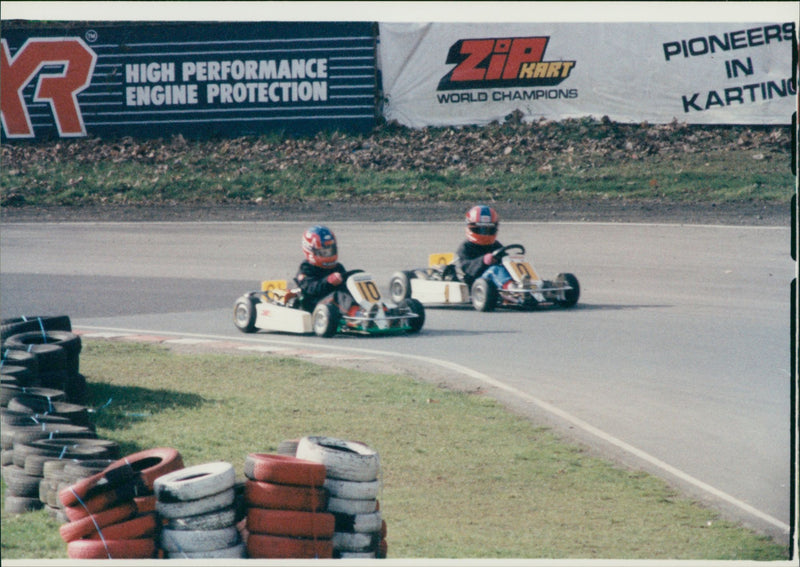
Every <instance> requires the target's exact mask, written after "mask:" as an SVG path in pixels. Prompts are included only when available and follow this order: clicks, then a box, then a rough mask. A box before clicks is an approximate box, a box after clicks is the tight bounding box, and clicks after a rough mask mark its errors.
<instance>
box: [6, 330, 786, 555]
mask: <svg viewBox="0 0 800 567" xmlns="http://www.w3.org/2000/svg"><path fill="white" fill-rule="evenodd" d="M81 371H82V373H83V374H84V375H85V376H86V377H87V380H88V381H89V384H90V391H91V396H92V399H91V405H92V407H98V408H99V407H101V406H103V409H102V410H100V411H99V412H98V413H97V415H96V424H97V428H98V433H99V434H100V436H101V437H105V438H108V439H113V440H115V441H117V442H119V443H120V444H121V446H122V448H123V452H124V453H126V454H129V453H132V452H136V451H139V450H144V449H150V448H154V447H163V446H167V447H174V448H176V449H178V450H179V451H180V453H181V455H182V457H183V460H184V463H185V465H186V466H191V465H194V464H200V463H204V462H210V461H216V460H223V461H228V462H230V463H232V464H233V465H234V466H235V468H236V470H237V473H238V475H239V476H240V478H241V475H242V474H243V472H242V471H243V466H244V460H245V457H246V456H247V454H248V453H251V452H273V451H275V450H276V448H277V446H278V444H279V443H280V442H281V441H283V440H287V439H295V438H298V437H301V436H304V435H326V436H332V437H339V438H343V439H351V440H360V441H363V442H365V443H367V444H369V445H370V446H372V447H373V448H375V449H376V450H377V451H378V453H379V455H380V459H381V467H382V481H383V487H382V491H381V494H380V496H379V499H380V502H381V510H382V512H383V516H384V518H385V520H386V522H387V525H388V538H387V541H388V544H389V557H390V558H487V559H491V558H548V559H549V558H570V559H573V558H578V559H580V558H608V559H642V558H645V559H698V560H733V559H737V560H779V559H787V557H788V556H787V552H788V550H787V549H786V547H784V546H780V545H777V544H775V543H774V542H772V541H771V540H769V539H768V538H765V537H761V536H759V535H756V534H754V533H752V532H750V531H748V530H746V529H744V528H742V527H739V526H737V525H734V524H732V523H730V522H727V521H722V520H721V519H720V518H719V517H718V515H717V514H716V513H714V512H713V511H710V510H708V509H705V508H703V507H701V506H699V505H698V504H696V503H694V502H692V501H690V500H688V499H686V498H683V497H681V496H680V495H679V494H677V493H676V492H675V491H673V490H672V489H671V488H669V487H668V486H667V485H665V483H664V482H662V481H660V480H658V479H656V478H655V477H652V476H650V475H647V474H644V473H642V472H639V471H631V470H625V469H621V468H617V467H615V466H612V465H610V464H609V463H607V462H605V461H603V460H600V459H597V458H594V457H591V456H589V455H588V454H586V453H585V452H584V451H583V450H582V449H581V448H579V447H577V446H574V445H572V444H568V443H565V442H563V441H562V440H559V438H558V437H557V436H556V435H554V434H553V432H552V431H550V430H548V429H546V428H541V427H537V426H535V425H533V424H531V423H530V422H529V421H527V420H525V419H522V418H520V417H518V416H515V415H513V414H511V413H509V412H507V411H505V410H504V408H503V407H502V406H501V405H500V404H499V403H497V402H496V401H494V400H492V399H490V398H487V397H485V396H482V395H479V394H469V393H464V392H455V391H450V390H444V389H440V388H436V387H435V386H432V385H429V384H425V383H420V382H417V381H415V380H413V379H411V378H408V377H404V376H399V375H381V374H371V373H366V372H361V371H354V370H349V369H344V368H335V367H328V366H317V365H313V364H310V363H307V362H304V361H300V360H297V359H290V358H279V357H275V356H269V355H225V354H181V353H176V352H172V351H169V350H167V349H165V348H162V347H156V346H149V345H141V344H131V343H122V342H113V341H93V340H88V341H85V342H84V347H83V351H82V354H81ZM106 404H107V405H106ZM2 526H3V530H2V536H1V539H2V559H3V560H6V559H23V558H24V559H52V558H64V557H66V544H65V543H64V542H63V541H62V540H61V539H60V537H59V534H58V524H57V523H56V522H55V521H54V520H51V519H49V518H48V517H47V514H46V512H44V511H41V512H34V513H28V514H23V515H21V516H17V517H12V516H9V515H8V514H6V513H5V511H4V512H3V515H2Z"/></svg>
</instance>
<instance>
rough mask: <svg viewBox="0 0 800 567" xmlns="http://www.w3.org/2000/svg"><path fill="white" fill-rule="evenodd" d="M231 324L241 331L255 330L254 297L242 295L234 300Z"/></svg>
mask: <svg viewBox="0 0 800 567" xmlns="http://www.w3.org/2000/svg"><path fill="white" fill-rule="evenodd" d="M233 324H234V325H236V328H237V329H239V330H240V331H241V332H243V333H255V331H256V304H255V299H253V298H252V297H250V296H249V295H243V296H242V297H240V298H239V299H237V300H236V303H235V304H234V306H233Z"/></svg>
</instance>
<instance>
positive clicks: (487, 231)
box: [469, 223, 497, 236]
mask: <svg viewBox="0 0 800 567" xmlns="http://www.w3.org/2000/svg"><path fill="white" fill-rule="evenodd" d="M469 230H470V232H473V233H475V234H483V235H487V236H488V235H492V234H497V225H496V224H475V223H470V225H469Z"/></svg>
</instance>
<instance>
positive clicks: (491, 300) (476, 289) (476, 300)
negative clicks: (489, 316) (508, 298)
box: [470, 278, 498, 312]
mask: <svg viewBox="0 0 800 567" xmlns="http://www.w3.org/2000/svg"><path fill="white" fill-rule="evenodd" d="M470 293H471V296H472V306H473V307H474V308H475V310H476V311H484V312H489V311H494V308H495V307H497V298H498V294H497V286H496V285H494V283H493V282H490V281H489V280H487V279H484V278H478V279H477V280H475V283H473V284H472V291H471V292H470Z"/></svg>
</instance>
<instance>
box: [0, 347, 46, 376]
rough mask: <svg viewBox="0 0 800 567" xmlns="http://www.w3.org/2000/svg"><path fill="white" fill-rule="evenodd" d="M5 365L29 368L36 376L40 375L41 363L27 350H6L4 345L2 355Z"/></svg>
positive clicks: (0, 357)
mask: <svg viewBox="0 0 800 567" xmlns="http://www.w3.org/2000/svg"><path fill="white" fill-rule="evenodd" d="M0 359H1V360H2V362H3V364H11V365H14V366H24V367H25V368H29V369H30V370H31V372H33V373H34V374H37V375H38V374H39V362H38V361H37V359H36V355H35V354H33V353H30V352H28V351H26V350H20V349H16V348H6V346H5V345H3V353H2V355H0Z"/></svg>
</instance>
